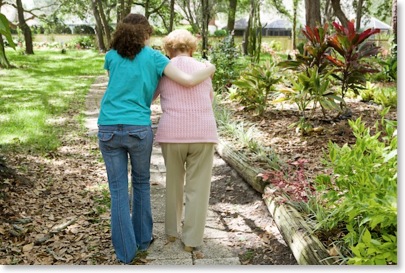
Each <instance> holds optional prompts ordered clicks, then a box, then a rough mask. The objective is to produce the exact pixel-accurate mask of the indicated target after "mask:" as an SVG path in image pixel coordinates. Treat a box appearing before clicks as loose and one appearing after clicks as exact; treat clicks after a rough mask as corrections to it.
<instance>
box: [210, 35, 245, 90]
mask: <svg viewBox="0 0 405 273" xmlns="http://www.w3.org/2000/svg"><path fill="white" fill-rule="evenodd" d="M240 55H241V54H240V51H239V50H238V48H237V47H236V46H235V42H234V38H233V36H232V35H228V36H226V37H225V38H224V39H222V41H220V42H218V43H216V44H215V45H214V46H213V47H212V48H211V49H210V61H211V62H212V63H213V64H215V66H216V71H215V74H214V77H213V79H212V83H213V85H214V90H215V91H216V92H218V93H223V92H224V91H226V90H227V88H228V87H230V86H231V85H232V82H233V81H234V80H235V79H237V78H238V77H239V71H240V70H241V68H240V64H239V61H240Z"/></svg>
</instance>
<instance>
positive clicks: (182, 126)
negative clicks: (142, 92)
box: [155, 56, 218, 143]
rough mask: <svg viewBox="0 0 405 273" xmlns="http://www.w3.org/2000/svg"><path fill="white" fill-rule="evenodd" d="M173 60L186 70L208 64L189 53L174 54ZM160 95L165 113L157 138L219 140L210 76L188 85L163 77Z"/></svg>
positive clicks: (184, 141) (179, 141) (159, 140)
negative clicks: (196, 83) (194, 84)
mask: <svg viewBox="0 0 405 273" xmlns="http://www.w3.org/2000/svg"><path fill="white" fill-rule="evenodd" d="M171 63H172V64H174V65H175V66H177V67H178V68H180V69H181V70H182V71H184V72H187V73H192V72H194V71H196V70H198V69H201V68H204V67H205V64H203V63H201V62H199V61H197V60H196V59H194V58H192V57H187V56H178V57H175V58H173V59H172V60H171ZM159 95H160V105H161V107H162V112H163V114H162V116H161V118H160V120H159V125H158V128H157V132H156V138H155V140H156V142H162V143H218V135H217V126H216V121H215V116H214V111H213V109H212V100H213V93H212V81H211V79H210V78H209V79H207V80H205V81H203V82H202V83H200V84H198V85H196V86H194V87H191V88H187V87H183V86H181V85H179V84H177V83H176V82H174V81H172V80H170V79H169V78H167V77H163V78H162V79H161V80H160V83H159V85H158V87H157V89H156V93H155V98H157V97H158V96H159Z"/></svg>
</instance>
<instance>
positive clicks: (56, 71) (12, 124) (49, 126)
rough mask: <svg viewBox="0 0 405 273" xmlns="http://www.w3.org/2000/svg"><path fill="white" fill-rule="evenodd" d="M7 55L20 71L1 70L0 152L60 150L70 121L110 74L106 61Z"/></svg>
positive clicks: (56, 53) (86, 55)
mask: <svg viewBox="0 0 405 273" xmlns="http://www.w3.org/2000/svg"><path fill="white" fill-rule="evenodd" d="M6 54H7V58H8V60H9V61H10V63H11V64H12V65H14V66H15V68H13V69H0V151H1V150H4V149H10V148H16V147H19V148H23V149H29V150H31V151H32V150H37V151H51V150H53V149H55V148H57V147H58V145H59V140H58V139H59V136H60V134H62V133H63V130H62V129H63V120H64V118H65V117H66V115H69V113H75V111H72V110H77V109H80V107H82V106H83V103H84V98H85V95H86V94H87V92H88V91H89V87H90V85H91V84H92V83H93V82H94V80H95V77H97V76H98V75H101V74H103V73H104V70H103V62H104V55H103V54H99V53H98V52H96V51H91V50H88V51H67V52H66V53H65V54H62V53H61V51H60V50H35V54H34V55H22V54H20V53H18V52H16V51H13V50H7V51H6ZM76 113H77V112H76Z"/></svg>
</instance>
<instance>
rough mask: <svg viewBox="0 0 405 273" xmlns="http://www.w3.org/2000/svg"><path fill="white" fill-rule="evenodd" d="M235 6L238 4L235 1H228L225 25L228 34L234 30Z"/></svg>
mask: <svg viewBox="0 0 405 273" xmlns="http://www.w3.org/2000/svg"><path fill="white" fill-rule="evenodd" d="M237 4H238V1H237V0H229V11H228V24H227V29H228V33H229V34H231V33H232V32H233V30H234V29H235V15H236V7H237Z"/></svg>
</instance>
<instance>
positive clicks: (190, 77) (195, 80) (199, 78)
mask: <svg viewBox="0 0 405 273" xmlns="http://www.w3.org/2000/svg"><path fill="white" fill-rule="evenodd" d="M214 72H215V65H213V64H211V63H207V67H206V68H203V69H201V70H198V71H196V72H194V73H192V74H188V73H186V72H183V71H181V70H180V69H179V68H177V67H176V66H174V65H173V64H171V63H169V64H168V65H167V66H166V68H165V70H164V71H163V73H164V74H165V75H166V76H167V77H169V79H171V80H173V81H175V82H177V83H178V84H181V85H183V86H185V87H192V86H195V85H197V84H199V83H201V82H203V81H204V80H205V79H207V78H208V77H210V76H211V75H212V74H213V73H214Z"/></svg>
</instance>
